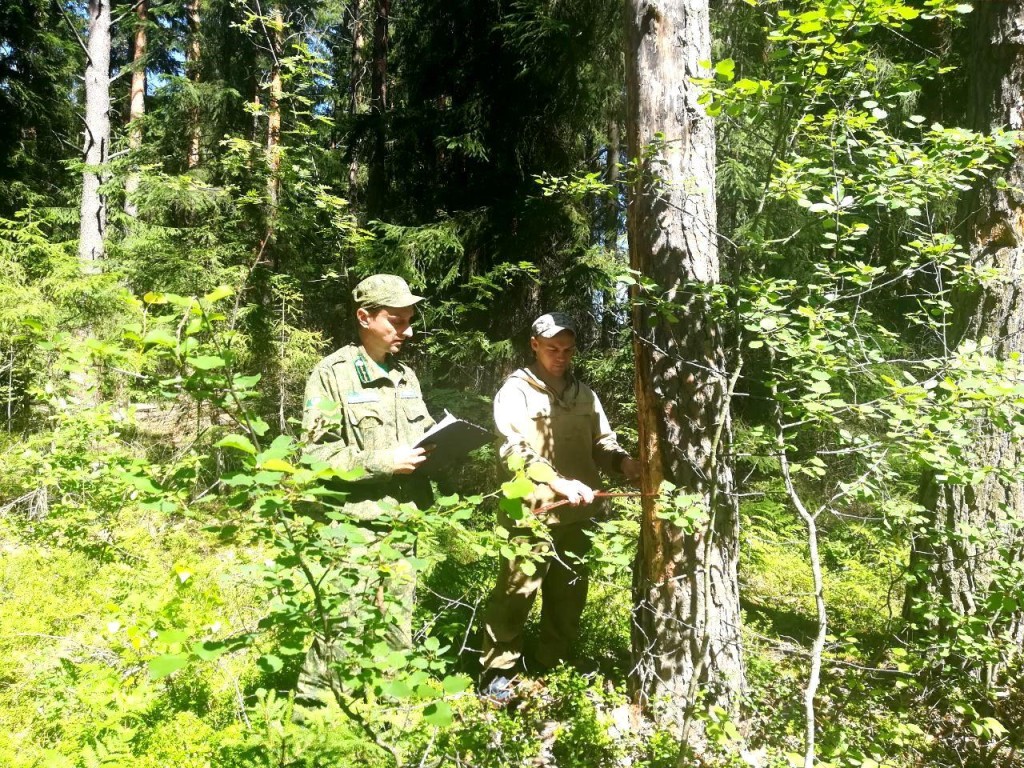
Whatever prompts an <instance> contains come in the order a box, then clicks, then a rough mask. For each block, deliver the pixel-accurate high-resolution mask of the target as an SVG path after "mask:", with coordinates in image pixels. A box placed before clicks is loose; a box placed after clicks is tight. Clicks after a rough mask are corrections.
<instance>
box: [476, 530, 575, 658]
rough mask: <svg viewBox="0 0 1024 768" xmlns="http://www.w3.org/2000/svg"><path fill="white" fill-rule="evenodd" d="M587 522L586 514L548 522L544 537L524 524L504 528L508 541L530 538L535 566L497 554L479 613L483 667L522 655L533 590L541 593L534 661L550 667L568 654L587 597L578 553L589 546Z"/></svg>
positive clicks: (535, 596)
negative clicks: (497, 565) (482, 612)
mask: <svg viewBox="0 0 1024 768" xmlns="http://www.w3.org/2000/svg"><path fill="white" fill-rule="evenodd" d="M590 528H591V525H590V521H588V520H585V521H581V522H578V523H569V524H566V525H553V526H551V527H550V528H548V531H549V534H550V541H548V540H546V539H541V538H539V537H538V536H537V534H536V533H533V532H531V531H530V530H529V529H524V528H514V529H511V530H510V538H511V539H512V540H513V541H514V540H515V539H516V538H519V539H523V538H526V539H527V540H529V541H531V550H532V552H533V555H534V559H531V562H533V563H534V564H535V565H536V570H535V571H534V572H533V573H528V572H527V571H528V570H529V568H527V569H526V570H524V569H523V561H522V560H508V559H506V558H502V559H501V567H500V570H499V572H498V581H497V584H495V586H494V591H493V592H491V597H490V600H489V601H488V604H487V610H486V613H485V615H484V641H483V657H482V659H481V664H482V665H483V668H484V671H485V673H486V672H493V671H495V670H511V669H512V668H513V667H515V665H516V663H517V662H518V661H519V660H520V658H521V657H522V650H523V628H524V627H525V625H526V620H527V618H528V617H529V615H530V609H531V608H532V607H533V603H534V601H535V600H536V598H537V593H538V592H541V593H543V597H542V603H541V617H540V637H539V640H538V645H537V654H536V656H537V661H538V662H539V664H540V665H541V666H542V667H553V666H555V665H556V664H557V663H558V662H559V661H562V660H564V659H566V658H568V657H569V653H570V650H571V648H572V644H573V642H575V640H576V637H577V635H578V633H579V624H580V616H581V615H582V614H583V608H584V606H585V605H586V602H587V588H588V586H589V583H590V579H589V575H588V573H587V569H586V566H585V565H584V564H583V563H582V562H581V559H582V558H583V557H584V556H585V555H586V554H587V552H589V551H590V547H591V538H590V536H589V535H588V531H589V530H590Z"/></svg>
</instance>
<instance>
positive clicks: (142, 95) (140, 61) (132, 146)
mask: <svg viewBox="0 0 1024 768" xmlns="http://www.w3.org/2000/svg"><path fill="white" fill-rule="evenodd" d="M135 17H136V21H135V44H134V46H133V48H134V50H133V52H132V90H131V105H130V106H129V111H128V149H129V150H130V152H131V153H132V154H133V155H134V154H135V153H137V152H138V151H139V150H140V149H142V118H143V117H144V116H145V114H146V25H147V24H148V22H149V12H148V5H147V2H146V0H139V2H138V4H137V5H136V6H135ZM138 188H139V172H138V171H137V170H136V169H135V168H132V170H131V171H130V172H129V173H128V177H127V178H126V179H125V181H124V212H125V213H127V214H128V215H129V216H138V215H139V209H138V208H137V207H136V205H135V201H134V195H135V192H136V191H137V190H138Z"/></svg>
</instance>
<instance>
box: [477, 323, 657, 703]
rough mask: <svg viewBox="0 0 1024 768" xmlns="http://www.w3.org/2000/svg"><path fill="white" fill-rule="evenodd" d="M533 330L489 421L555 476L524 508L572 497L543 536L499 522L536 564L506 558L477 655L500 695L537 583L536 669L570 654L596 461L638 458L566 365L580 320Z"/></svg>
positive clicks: (615, 464)
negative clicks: (529, 354)
mask: <svg viewBox="0 0 1024 768" xmlns="http://www.w3.org/2000/svg"><path fill="white" fill-rule="evenodd" d="M532 330H533V337H532V338H531V339H530V346H531V347H532V349H533V351H534V354H535V356H536V359H535V360H534V362H533V364H532V365H530V366H529V367H527V368H521V369H519V370H518V371H515V372H514V373H512V375H511V376H509V377H508V379H506V380H505V383H504V384H503V385H502V387H501V389H500V390H499V391H498V394H497V395H496V396H495V398H494V421H495V424H496V425H497V428H498V431H499V432H500V433H501V434H502V435H503V436H504V438H505V440H504V443H503V445H502V447H501V455H502V457H504V458H508V457H509V456H513V455H515V456H519V457H520V458H522V459H523V460H524V461H525V465H526V467H527V469H529V467H530V466H531V465H535V464H541V465H545V466H546V467H547V468H548V469H549V470H550V471H551V472H550V474H552V475H553V478H552V479H551V480H550V481H549V482H547V483H540V484H538V485H537V486H536V488H535V490H534V491H533V493H531V494H530V495H529V496H528V497H527V498H525V499H524V501H525V503H526V505H527V507H528V508H529V509H530V510H534V511H535V513H536V510H539V509H540V508H541V507H544V506H546V505H549V504H551V503H552V502H555V501H557V500H560V499H564V500H566V501H568V505H567V506H560V507H557V508H556V509H552V510H549V511H547V512H542V513H539V517H540V519H541V521H542V522H543V523H544V524H545V530H546V535H538V533H537V532H536V530H535V529H534V528H530V527H523V526H520V525H516V523H515V522H514V521H512V520H510V519H509V518H508V517H507V516H506V515H502V517H501V519H500V520H499V522H500V523H501V525H502V526H504V527H505V528H506V529H507V530H508V531H509V536H510V539H511V540H513V541H516V540H518V541H525V542H527V543H529V544H530V546H531V548H532V550H533V554H534V559H532V560H531V562H532V563H533V564H534V565H535V566H536V567H535V569H533V568H530V567H528V566H527V567H524V563H523V561H521V560H509V559H507V558H502V560H501V569H500V571H499V574H498V581H497V584H496V585H495V587H494V591H493V592H492V593H491V598H490V601H489V603H488V606H487V611H486V614H485V616H484V644H483V646H484V647H483V651H484V653H483V658H482V664H483V668H484V674H483V682H484V685H485V689H484V690H485V694H486V695H487V696H488V697H490V698H492V699H493V700H495V701H497V702H499V703H504V702H505V701H507V700H508V699H509V698H510V696H511V678H512V677H513V675H514V674H515V671H516V666H517V664H518V663H519V661H520V658H521V656H522V635H523V627H524V625H525V624H526V619H527V616H528V615H529V613H530V608H531V606H532V605H533V602H534V599H535V598H536V596H537V593H538V591H543V593H544V597H543V605H542V611H541V621H540V639H539V643H538V648H537V662H538V664H539V670H540V671H543V670H544V669H546V668H548V667H552V666H554V665H556V664H557V663H558V662H559V661H561V660H563V659H565V658H566V657H568V655H569V651H570V647H571V644H572V643H573V641H574V640H575V639H576V635H577V632H578V629H579V620H580V615H581V614H582V613H583V607H584V604H585V603H586V600H587V585H588V574H587V570H586V567H585V565H584V564H583V562H582V558H583V556H584V555H586V553H587V552H588V551H589V549H590V545H591V538H590V535H589V534H590V532H591V530H592V521H593V518H594V516H595V515H597V514H599V513H600V511H601V510H600V502H597V503H595V502H594V491H593V488H594V486H596V485H597V483H598V482H599V481H600V474H599V470H603V471H605V472H608V473H620V474H623V475H625V476H626V477H627V478H628V479H631V480H634V479H636V478H637V477H639V474H640V466H639V464H638V463H637V461H636V460H635V459H633V458H631V457H630V456H629V454H627V453H626V451H625V450H623V449H622V448H621V447H620V446H619V443H618V441H617V439H616V437H615V433H614V432H612V429H611V427H610V426H609V424H608V417H607V416H605V413H604V409H603V408H602V407H601V401H600V400H599V399H598V397H597V395H595V394H594V392H593V390H591V389H590V387H588V386H587V385H586V384H584V383H582V382H581V381H579V380H578V379H577V378H575V377H574V376H573V375H572V373H571V372H570V370H569V364H570V362H571V361H572V356H573V354H574V352H575V350H576V326H575V324H574V323H573V321H572V319H571V318H569V317H568V316H567V315H565V314H563V313H561V312H553V313H551V314H547V315H541V316H540V317H539V318H537V320H536V321H535V322H534V324H533V329H532Z"/></svg>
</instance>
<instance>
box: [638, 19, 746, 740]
mask: <svg viewBox="0 0 1024 768" xmlns="http://www.w3.org/2000/svg"><path fill="white" fill-rule="evenodd" d="M627 25H628V26H627V49H626V71H627V76H626V77H627V119H626V129H627V141H628V149H629V155H630V157H631V158H632V159H633V161H634V162H638V163H639V164H640V169H639V172H638V173H635V174H633V178H632V179H631V186H632V188H631V191H630V198H629V203H628V209H627V222H628V234H629V249H630V261H631V264H632V266H633V268H634V269H637V270H639V271H640V272H641V273H642V274H643V275H645V276H646V277H649V278H650V279H652V280H654V281H656V282H657V283H658V285H659V286H661V288H662V290H663V291H665V294H664V298H665V299H666V300H667V301H668V302H670V303H671V304H672V305H673V309H674V312H675V313H676V314H677V315H678V318H679V321H678V322H675V323H669V322H667V321H666V320H665V319H664V316H663V315H662V314H661V313H659V312H657V311H655V309H654V307H652V306H649V305H648V306H642V305H640V303H637V305H636V307H635V309H634V317H633V321H634V327H635V332H636V335H635V342H634V348H635V352H636V361H637V365H636V389H637V406H638V410H639V414H640V442H641V445H640V453H641V463H642V465H643V467H644V472H643V477H642V490H643V492H644V494H645V495H644V504H643V524H642V530H641V536H640V544H639V552H638V555H637V562H636V568H635V573H634V587H633V594H634V606H635V607H634V626H633V655H634V664H635V667H634V675H633V679H632V685H633V690H634V691H635V694H636V697H637V700H638V702H639V703H640V704H641V706H643V707H644V708H645V709H647V710H648V711H651V712H653V713H654V715H655V716H656V717H657V719H658V720H659V721H660V722H662V723H663V724H665V725H667V726H669V727H673V728H676V729H677V730H678V731H680V732H681V734H682V736H683V738H684V741H685V740H686V739H687V737H688V736H690V735H692V736H693V737H694V738H696V737H698V736H699V733H698V732H697V731H696V730H693V729H689V725H690V723H691V722H692V715H693V710H692V707H693V706H694V704H695V703H696V695H697V694H699V693H702V694H704V698H703V700H702V701H703V704H704V705H714V704H717V705H720V706H723V707H725V708H726V709H727V710H728V711H730V712H732V713H734V714H736V713H738V705H739V698H740V692H741V689H742V687H743V667H742V659H741V654H740V607H739V585H738V581H737V571H736V566H737V558H738V547H739V518H738V510H737V504H736V497H735V494H734V492H733V487H732V468H731V460H730V453H729V441H730V426H729V402H728V400H729V391H730V377H728V376H727V374H726V371H725V354H724V350H723V341H722V338H723V337H722V330H721V328H720V327H719V324H718V321H717V320H716V318H715V317H714V314H713V312H712V310H711V304H712V302H711V301H710V300H709V296H708V293H707V291H708V290H709V289H710V288H712V286H713V285H714V284H715V283H717V282H718V280H719V265H718V249H717V243H716V231H715V192H714V190H715V134H714V126H713V125H712V123H711V121H710V120H709V118H708V117H707V115H706V114H705V112H704V110H703V108H702V107H701V106H700V104H698V101H697V99H698V96H699V90H698V89H697V87H696V86H695V85H694V83H693V82H692V78H695V77H700V76H706V70H704V69H703V68H702V67H701V65H700V63H699V62H701V61H706V60H708V59H709V58H710V56H711V35H710V29H709V19H708V2H707V0H670V1H669V2H666V3H655V2H651V1H650V0H629V3H628V5H627ZM658 134H661V135H662V137H663V138H661V139H659V138H658V136H657V135H658ZM647 299H648V300H653V299H654V297H651V296H648V297H647ZM662 480H669V481H671V482H672V483H674V484H675V485H676V486H677V487H678V488H679V489H680V490H681V491H682V492H684V493H687V494H694V498H695V501H696V504H697V505H699V506H702V507H703V511H704V515H703V516H702V518H701V520H702V521H701V522H699V523H698V524H697V525H696V526H695V527H694V528H692V529H689V530H687V529H685V528H682V527H680V526H679V525H676V524H674V523H673V522H671V521H670V520H668V519H663V517H662V516H659V511H663V510H659V505H662V506H663V505H664V501H663V500H661V499H658V498H656V497H655V496H654V494H656V493H657V492H658V490H659V487H660V485H661V481H662Z"/></svg>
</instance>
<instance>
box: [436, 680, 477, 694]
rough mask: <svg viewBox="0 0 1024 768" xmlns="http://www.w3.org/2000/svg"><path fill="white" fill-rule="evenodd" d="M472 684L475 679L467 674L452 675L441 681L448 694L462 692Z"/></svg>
mask: <svg viewBox="0 0 1024 768" xmlns="http://www.w3.org/2000/svg"><path fill="white" fill-rule="evenodd" d="M471 685H473V681H472V679H470V678H469V676H467V675H451V676H450V677H446V678H445V679H444V680H443V681H442V682H441V687H442V688H444V692H445V693H447V694H455V693H462V692H463V691H465V690H466V689H467V688H469V687H470V686H471Z"/></svg>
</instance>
